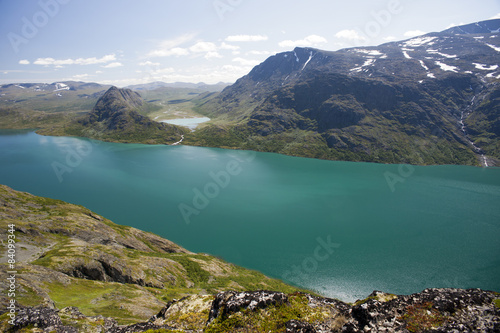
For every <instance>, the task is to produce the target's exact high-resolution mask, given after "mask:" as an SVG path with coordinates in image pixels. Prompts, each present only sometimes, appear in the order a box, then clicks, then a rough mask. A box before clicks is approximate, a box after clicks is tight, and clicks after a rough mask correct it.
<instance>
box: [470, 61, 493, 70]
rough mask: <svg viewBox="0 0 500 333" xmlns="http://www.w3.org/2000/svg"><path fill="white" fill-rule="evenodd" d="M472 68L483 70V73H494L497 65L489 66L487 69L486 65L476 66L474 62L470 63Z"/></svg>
mask: <svg viewBox="0 0 500 333" xmlns="http://www.w3.org/2000/svg"><path fill="white" fill-rule="evenodd" d="M472 64H473V65H474V66H476V68H477V69H480V70H483V71H494V70H495V69H497V68H498V65H491V66H489V67H487V66H488V65H483V64H477V63H475V62H473V63H472Z"/></svg>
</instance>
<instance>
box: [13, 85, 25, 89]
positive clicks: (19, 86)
mask: <svg viewBox="0 0 500 333" xmlns="http://www.w3.org/2000/svg"><path fill="white" fill-rule="evenodd" d="M15 86H16V87H18V88H21V89H26V87H23V86H22V85H20V84H16V85H15Z"/></svg>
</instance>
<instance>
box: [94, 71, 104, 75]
mask: <svg viewBox="0 0 500 333" xmlns="http://www.w3.org/2000/svg"><path fill="white" fill-rule="evenodd" d="M95 73H96V74H102V73H103V72H102V71H95Z"/></svg>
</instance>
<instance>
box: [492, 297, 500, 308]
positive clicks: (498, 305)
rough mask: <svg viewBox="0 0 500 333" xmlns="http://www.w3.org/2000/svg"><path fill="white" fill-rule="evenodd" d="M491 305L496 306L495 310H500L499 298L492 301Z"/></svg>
mask: <svg viewBox="0 0 500 333" xmlns="http://www.w3.org/2000/svg"><path fill="white" fill-rule="evenodd" d="M493 304H495V306H496V307H497V308H500V298H497V299H495V300H494V301H493Z"/></svg>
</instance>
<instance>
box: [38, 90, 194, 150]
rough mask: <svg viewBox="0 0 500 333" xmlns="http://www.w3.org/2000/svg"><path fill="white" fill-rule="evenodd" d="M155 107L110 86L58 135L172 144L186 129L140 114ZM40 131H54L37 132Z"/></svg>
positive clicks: (132, 92) (136, 95)
mask: <svg viewBox="0 0 500 333" xmlns="http://www.w3.org/2000/svg"><path fill="white" fill-rule="evenodd" d="M154 109H155V107H154V106H153V105H151V104H149V103H147V102H145V101H144V100H143V99H142V97H141V96H140V95H139V93H137V92H135V91H132V90H130V89H118V88H116V87H111V88H109V89H108V91H106V93H105V94H104V95H103V96H102V97H101V98H99V100H98V101H97V103H96V105H95V106H94V108H93V109H92V111H91V112H90V113H88V114H86V115H85V116H83V118H81V119H78V120H76V121H73V122H70V123H69V124H68V125H67V126H65V127H64V130H63V131H62V133H61V134H66V135H73V136H85V137H89V138H93V139H98V140H103V141H114V142H134V143H150V144H166V143H174V142H177V141H179V140H181V138H182V135H184V134H186V133H187V130H186V129H184V128H182V127H177V126H175V125H170V124H165V123H159V122H156V121H154V120H151V119H150V118H148V117H147V116H145V115H144V114H147V113H150V112H152V110H154ZM40 133H42V134H57V133H50V131H41V132H40Z"/></svg>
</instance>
